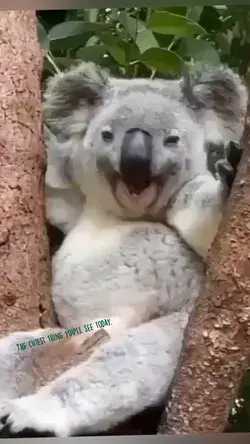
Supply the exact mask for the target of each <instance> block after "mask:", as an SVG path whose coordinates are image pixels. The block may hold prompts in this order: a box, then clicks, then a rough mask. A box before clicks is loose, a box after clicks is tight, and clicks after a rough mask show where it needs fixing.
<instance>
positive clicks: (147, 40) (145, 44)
mask: <svg viewBox="0 0 250 444" xmlns="http://www.w3.org/2000/svg"><path fill="white" fill-rule="evenodd" d="M135 42H136V44H137V46H138V48H139V50H140V51H141V52H144V51H146V50H147V49H149V48H158V46H159V45H158V42H157V40H156V38H155V36H154V34H153V33H152V31H150V29H143V30H142V31H140V32H138V34H137V38H136V41H135Z"/></svg>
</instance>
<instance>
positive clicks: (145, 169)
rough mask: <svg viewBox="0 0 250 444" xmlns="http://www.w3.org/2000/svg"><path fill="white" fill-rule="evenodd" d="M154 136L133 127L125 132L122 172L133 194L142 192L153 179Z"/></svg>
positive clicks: (122, 150) (121, 163)
mask: <svg viewBox="0 0 250 444" xmlns="http://www.w3.org/2000/svg"><path fill="white" fill-rule="evenodd" d="M152 153H153V143H152V136H151V135H150V134H149V133H148V132H146V131H143V130H140V129H137V128H133V129H130V130H129V131H127V132H126V133H125V136H124V138H123V141H122V146H121V157H120V173H121V176H122V178H123V181H124V183H125V184H126V186H127V188H128V190H129V192H130V193H131V194H140V193H142V191H143V190H144V189H145V188H147V187H148V185H149V184H150V181H151V164H152Z"/></svg>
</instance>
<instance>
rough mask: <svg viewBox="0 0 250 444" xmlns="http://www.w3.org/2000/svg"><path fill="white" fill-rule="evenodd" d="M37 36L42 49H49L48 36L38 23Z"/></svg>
mask: <svg viewBox="0 0 250 444" xmlns="http://www.w3.org/2000/svg"><path fill="white" fill-rule="evenodd" d="M37 34H38V40H39V42H40V45H41V46H42V48H43V49H45V50H47V51H48V50H49V49H50V44H49V39H48V35H47V32H46V29H45V28H44V26H43V25H42V24H41V23H40V22H39V23H38V29H37Z"/></svg>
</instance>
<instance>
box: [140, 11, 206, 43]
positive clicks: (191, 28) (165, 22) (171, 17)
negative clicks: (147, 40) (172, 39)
mask: <svg viewBox="0 0 250 444" xmlns="http://www.w3.org/2000/svg"><path fill="white" fill-rule="evenodd" d="M148 28H150V29H151V30H152V31H153V32H157V33H159V34H171V35H174V36H176V37H188V36H193V35H197V34H198V35H204V34H206V31H205V29H204V28H202V27H201V26H200V25H199V24H198V23H196V22H194V21H192V20H190V19H188V18H187V17H183V16H182V15H177V14H171V13H170V12H165V11H164V12H163V11H157V12H154V13H153V14H152V15H151V17H150V18H149V20H148Z"/></svg>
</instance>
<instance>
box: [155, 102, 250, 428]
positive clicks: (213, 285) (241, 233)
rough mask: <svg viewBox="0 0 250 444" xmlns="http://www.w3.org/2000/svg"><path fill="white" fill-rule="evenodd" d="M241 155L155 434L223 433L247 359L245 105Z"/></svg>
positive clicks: (249, 178)
mask: <svg viewBox="0 0 250 444" xmlns="http://www.w3.org/2000/svg"><path fill="white" fill-rule="evenodd" d="M247 115H248V118H247V121H246V127H245V132H244V137H243V146H244V151H243V156H242V159H241V162H240V166H239V170H238V174H237V177H236V180H235V183H234V185H233V189H232V193H231V196H230V199H229V203H228V216H226V217H225V218H224V220H223V222H222V224H221V227H220V229H219V233H218V236H217V237H216V239H215V242H214V244H213V246H212V251H211V256H210V260H209V264H208V269H207V277H206V280H205V284H204V288H203V289H202V291H201V294H200V297H199V299H198V302H197V306H196V308H195V310H194V313H193V314H192V317H191V319H190V322H189V325H188V327H187V331H186V341H185V347H184V350H183V356H182V359H181V361H182V365H181V368H180V370H179V372H177V373H178V374H176V377H175V379H174V381H173V391H172V399H171V402H170V405H169V406H168V408H167V409H166V411H165V413H164V415H163V418H162V422H161V426H160V429H159V432H160V433H202V432H204V433H218V432H222V431H223V429H224V427H225V425H226V422H227V419H228V415H229V410H230V408H231V406H232V403H233V400H234V398H235V396H236V394H237V390H238V387H239V384H240V381H241V379H242V377H243V375H244V373H245V371H246V369H247V365H248V359H249V356H250V306H249V301H250V249H249V245H250V244H249V236H250V104H249V105H248V113H247Z"/></svg>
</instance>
